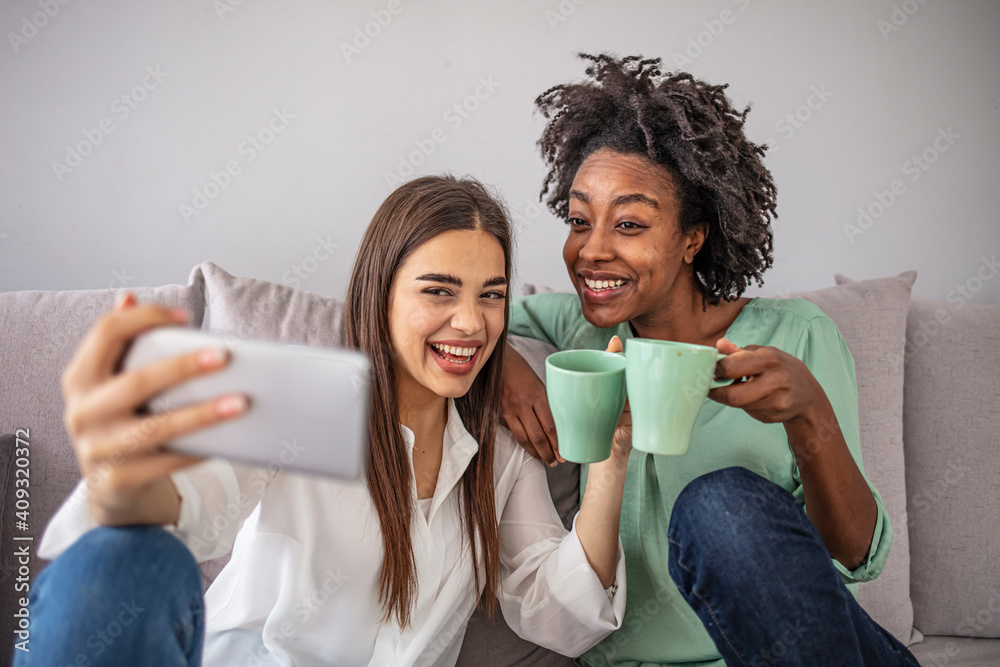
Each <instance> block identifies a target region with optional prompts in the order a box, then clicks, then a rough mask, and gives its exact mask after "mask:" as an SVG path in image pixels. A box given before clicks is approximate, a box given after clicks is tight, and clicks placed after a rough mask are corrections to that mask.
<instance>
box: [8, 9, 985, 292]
mask: <svg viewBox="0 0 1000 667" xmlns="http://www.w3.org/2000/svg"><path fill="white" fill-rule="evenodd" d="M46 8H47V11H48V13H49V14H52V16H48V15H46V13H45V12H46ZM391 9H395V10H397V13H395V14H393V13H392V12H391V11H390V10H391ZM373 12H374V14H373ZM379 17H381V20H382V22H383V23H385V25H384V26H380V25H378V23H377V22H375V21H377V19H378V18H379ZM32 23H35V24H38V25H40V26H41V27H35V26H32ZM366 28H367V30H368V31H369V32H371V33H373V34H375V36H374V37H370V38H367V43H365V42H364V41H361V40H359V41H358V44H359V45H360V48H358V49H357V51H356V52H345V49H344V45H345V44H352V43H353V41H354V40H355V38H356V36H357V35H358V33H359V32H361V33H363V31H364V30H366ZM0 31H2V32H3V34H4V35H5V38H4V43H3V44H0V121H2V124H0V290H17V289H71V288H73V289H81V288H98V287H108V286H113V287H121V286H123V285H125V286H139V285H159V284H164V283H169V282H184V281H185V279H186V277H187V274H188V272H189V270H190V268H191V267H192V266H194V265H195V264H197V263H198V262H201V261H202V260H205V259H209V260H212V261H214V262H215V263H217V264H219V265H220V266H222V267H223V268H225V269H226V270H228V271H230V272H231V273H235V274H237V275H249V276H256V277H260V278H264V279H268V280H273V281H276V282H285V283H288V284H296V285H298V286H299V287H302V288H304V289H308V290H311V291H316V292H321V293H327V294H335V295H340V294H342V291H343V289H344V287H345V285H346V279H347V276H348V274H349V272H350V267H351V263H352V260H353V255H354V250H355V248H356V245H357V242H358V240H359V239H360V236H361V233H362V230H363V229H364V227H365V225H366V224H367V222H368V220H369V219H370V218H371V215H372V213H373V212H374V210H375V209H376V207H377V206H378V204H379V203H380V202H381V200H382V199H383V198H384V197H385V196H386V195H387V194H388V193H389V192H390V190H391V187H390V185H389V183H388V179H387V177H386V173H387V172H392V171H397V170H398V169H399V168H400V161H401V160H402V161H403V163H404V164H405V163H406V162H407V161H408V160H410V155H411V154H412V155H413V161H414V162H421V164H419V165H418V166H416V168H415V170H414V173H436V172H441V171H445V170H448V171H451V172H454V173H459V174H461V173H470V174H473V175H475V176H477V177H479V178H481V179H483V180H485V181H487V182H489V183H492V184H494V185H496V186H497V187H498V188H500V190H501V191H502V192H503V193H504V195H505V196H506V198H507V200H508V202H509V204H510V206H511V208H512V209H513V211H514V212H515V213H516V215H517V218H518V220H519V227H520V234H519V255H518V278H519V279H520V280H522V281H530V282H537V283H543V284H549V285H553V286H556V287H566V286H568V284H569V282H568V279H567V278H566V276H565V275H564V274H565V269H564V268H563V266H562V262H561V260H560V253H559V249H560V247H561V244H562V240H563V237H564V234H565V231H564V227H563V225H562V224H561V223H560V222H559V221H556V220H555V219H553V218H552V216H551V215H550V214H548V213H547V212H545V211H544V210H543V209H541V207H539V206H538V205H537V204H536V203H535V202H536V201H537V193H538V189H539V186H540V183H541V179H542V175H543V169H542V164H541V160H540V158H539V157H538V154H537V150H536V147H535V140H536V139H537V137H538V135H539V132H540V129H541V127H542V124H543V123H542V119H541V118H540V117H539V116H537V115H533V113H532V108H533V105H532V102H533V100H534V98H535V96H536V95H538V94H539V93H540V92H542V91H543V90H545V89H546V88H548V87H549V86H551V85H553V84H556V83H560V82H564V81H568V80H572V79H576V78H579V77H580V76H581V75H582V73H583V68H584V65H583V63H582V62H580V61H578V60H576V59H575V58H574V57H573V54H574V53H575V52H577V51H591V52H597V51H602V50H603V51H613V52H617V53H619V54H623V55H624V54H631V53H641V54H643V55H645V56H661V57H663V58H664V59H665V61H666V65H667V67H668V68H672V67H673V66H674V65H675V61H676V64H677V65H679V66H680V67H681V68H683V69H687V70H689V71H691V72H693V73H694V74H695V75H696V76H699V77H701V78H704V79H706V80H708V81H711V82H715V83H721V82H729V83H730V84H731V86H730V89H729V90H730V92H731V94H732V97H733V98H734V100H735V101H736V102H737V103H739V104H745V103H747V102H752V103H753V111H752V112H751V114H750V116H749V120H748V126H747V129H748V134H749V135H750V137H751V138H752V139H753V140H756V141H760V142H762V141H767V142H769V143H771V144H773V148H772V149H771V152H770V154H769V156H768V158H767V165H768V167H769V168H770V169H771V170H772V171H773V173H774V176H775V179H776V181H777V184H778V192H779V199H778V201H779V205H778V213H779V216H780V221H779V224H778V226H777V228H776V240H775V245H776V259H775V266H774V268H773V269H772V270H771V271H770V272H769V274H768V276H767V282H766V284H765V286H764V288H763V290H761V291H762V292H763V293H769V294H773V293H780V292H787V291H794V290H799V289H811V288H817V287H823V286H827V285H830V284H832V274H833V273H834V272H842V273H845V274H847V275H849V276H851V277H854V278H856V279H860V278H870V277H876V276H882V275H889V274H896V273H898V272H901V271H904V270H906V269H911V268H915V269H917V270H918V271H919V277H918V280H917V283H916V285H915V288H914V289H915V292H916V293H917V294H919V295H922V296H926V297H930V298H937V299H944V298H947V297H948V296H949V294H950V295H951V298H952V299H958V298H961V299H964V298H971V300H973V301H976V302H981V303H1000V278H998V277H997V272H998V271H1000V269H998V268H997V267H996V266H995V265H994V263H993V260H994V259H995V258H997V256H998V255H1000V216H998V210H1000V157H998V156H1000V101H998V100H1000V38H998V34H1000V3H998V2H996V1H995V0H980V1H962V2H948V3H946V2H941V1H936V0H905V1H904V0H892V1H890V0H875V1H869V2H842V1H838V2H834V1H828V2H823V3H802V2H764V1H763V0H713V1H711V2H693V1H690V2H687V1H686V2H663V1H656V2H654V1H651V0H649V1H631V2H610V1H609V0H586V1H581V0H576V1H575V2H574V0H561V1H560V0H548V1H545V2H531V1H529V0H515V1H512V2H503V3H489V4H485V3H484V4H480V3H469V2H460V1H458V0H447V1H444V2H431V1H430V0H393V2H391V3H390V2H389V0H366V1H365V2H355V3H346V2H339V3H330V2H325V1H324V2H320V1H319V0H317V1H315V2H306V1H304V0H301V1H294V2H275V1H271V2H263V1H255V0H242V2H240V1H239V0H216V1H214V2H213V1H211V0H170V1H169V2H168V1H166V0H160V1H157V2H152V1H150V2H128V1H126V0H113V1H112V0H101V1H100V2H91V3H85V2H82V1H80V0H68V1H66V3H65V4H61V3H60V1H59V0H34V1H28V0H5V2H4V3H3V4H2V5H0ZM154 74H155V76H154ZM484 81H485V82H487V83H488V85H485V84H484V83H483V82H484ZM477 93H478V95H479V97H480V98H482V99H476V98H475V95H476V94H477ZM123 95H124V96H127V97H128V98H131V99H129V100H127V101H126V100H123V99H122V96H123ZM470 96H472V97H470ZM463 101H464V102H465V103H466V104H467V105H468V106H469V107H476V108H475V109H474V110H473V111H471V112H469V113H467V114H466V116H467V117H461V116H459V115H458V114H457V113H455V112H454V111H453V110H452V107H453V105H455V104H462V103H463ZM128 103H131V106H129V105H128ZM810 103H811V105H812V107H813V108H810V107H809V104H810ZM133 107H134V108H133ZM276 110H277V112H276ZM789 114H790V115H791V120H789V118H788V115H789ZM796 115H798V119H796V118H795V117H796ZM270 123H273V126H274V128H275V129H280V132H272V130H271V129H270V128H269V127H268V126H269V124H270ZM109 129H110V130H111V131H110V133H108V132H107V130H109ZM436 130H437V131H438V132H437V134H436V135H435V134H434V133H435V131H436ZM258 134H260V135H261V139H263V140H264V141H267V140H269V139H270V140H272V141H271V143H268V144H267V145H266V146H264V147H263V150H260V151H258V150H257V149H254V148H252V147H251V146H250V144H248V143H245V142H246V141H247V138H248V136H250V135H258ZM88 136H89V137H90V139H88ZM435 136H436V137H437V138H438V139H444V141H443V142H442V143H433V138H432V137H435ZM945 136H948V137H949V138H948V139H947V140H946V139H945V138H944V137H945ZM939 137H941V138H939ZM428 140H429V141H430V142H431V143H428ZM81 143H82V144H83V146H82V147H81V149H80V150H82V151H83V152H89V154H87V155H85V156H83V157H81V158H80V159H79V162H78V161H77V160H76V159H74V158H73V157H72V156H70V157H69V158H68V157H67V150H68V147H76V146H78V145H79V144H81ZM432 143H433V152H432V153H431V154H430V155H429V156H427V157H426V158H425V157H424V156H423V155H421V154H419V153H415V151H419V147H420V145H423V146H425V147H429V146H431V144H432ZM93 144H96V145H93ZM88 148H90V149H91V150H89V151H88ZM925 152H926V154H927V158H928V159H933V160H934V162H933V164H929V165H925V166H926V170H921V169H920V168H919V167H916V166H915V163H913V162H912V157H913V156H920V155H922V154H924V153H925ZM67 160H69V161H67ZM55 163H61V164H63V165H65V166H66V169H63V168H62V167H57V166H55ZM227 164H228V165H229V166H230V167H232V168H233V171H234V172H235V171H236V170H238V173H236V174H235V175H232V176H229V177H228V183H227V185H226V187H224V188H219V189H218V191H216V190H214V189H213V187H212V186H211V185H210V184H211V183H212V178H211V174H212V173H218V172H222V171H223V170H225V169H226V167H227ZM57 172H58V173H57ZM217 179H218V180H219V181H220V182H224V183H226V182H227V178H226V177H221V176H217ZM897 181H898V182H897ZM894 182H896V184H895V188H896V193H895V194H893V193H892V189H893V183H894ZM206 186H208V190H209V193H208V194H214V195H215V196H214V198H212V199H211V200H210V201H208V200H205V201H195V194H194V191H195V190H200V191H204V189H205V188H206ZM879 193H881V194H879ZM879 197H881V198H882V199H883V200H884V202H886V204H885V206H884V212H883V211H881V210H880V207H882V206H883V204H880V202H879ZM890 197H891V198H892V199H893V201H892V202H891V203H889V200H890ZM206 203H207V206H205V207H204V209H203V210H200V211H198V213H197V215H189V216H188V218H189V219H187V220H186V219H185V216H184V215H182V213H181V210H180V207H181V205H182V204H183V205H188V206H191V207H192V208H195V205H196V204H199V205H204V204H206ZM859 207H861V208H865V209H871V210H872V212H873V213H875V214H879V213H880V215H878V216H877V218H873V219H872V220H871V222H870V223H869V222H868V221H865V220H863V221H862V225H859V224H858V217H859V214H858V210H859ZM851 225H854V226H855V227H856V229H852V228H851ZM315 258H318V259H315ZM295 267H299V270H300V272H301V274H302V276H303V277H302V278H300V277H297V276H296V275H295V273H294V269H295ZM959 285H962V286H964V287H963V288H964V289H965V290H966V293H967V295H968V297H963V296H961V295H959V294H958V293H957V292H955V290H956V288H957V287H958V286H959Z"/></svg>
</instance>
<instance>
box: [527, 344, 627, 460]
mask: <svg viewBox="0 0 1000 667" xmlns="http://www.w3.org/2000/svg"><path fill="white" fill-rule="evenodd" d="M545 392H546V394H547V395H548V398H549V409H550V410H551V411H552V417H553V419H554V420H555V423H556V435H557V436H558V438H559V454H560V455H561V456H562V457H563V458H564V459H566V460H567V461H573V462H574V463H594V462H597V461H603V460H604V459H606V458H608V457H609V456H611V444H612V441H613V439H614V436H615V428H616V427H617V426H618V419H619V417H621V414H622V408H624V407H625V357H624V356H622V355H621V354H618V353H615V352H604V351H601V350H565V351H563V352H556V353H555V354H551V355H549V357H548V358H547V359H546V360H545Z"/></svg>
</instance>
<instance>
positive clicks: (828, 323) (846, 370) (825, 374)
mask: <svg viewBox="0 0 1000 667" xmlns="http://www.w3.org/2000/svg"><path fill="white" fill-rule="evenodd" d="M796 356H797V357H798V358H799V359H801V360H802V361H803V362H805V364H806V366H808V367H809V370H810V371H811V372H812V374H813V376H814V377H815V378H816V379H817V380H818V381H819V383H820V386H822V387H823V391H824V392H826V396H827V398H828V399H830V404H831V405H832V406H833V412H834V414H835V415H836V417H837V423H838V424H839V425H840V430H841V432H842V433H843V435H844V441H845V442H846V443H847V447H848V449H850V450H851V456H853V457H854V462H855V463H856V464H857V465H858V469H859V470H860V471H861V474H862V475H864V474H865V467H864V463H863V462H862V460H861V435H860V427H859V421H858V382H857V378H856V376H855V370H854V358H853V357H852V356H851V353H850V351H849V350H848V349H847V344H846V343H845V342H844V338H843V336H841V335H840V330H838V329H837V325H836V324H834V322H833V320H831V319H830V318H829V317H826V316H821V317H814V318H812V319H810V320H809V322H808V324H807V325H806V329H805V331H804V332H803V333H802V337H801V338H800V339H799V343H798V349H797V353H796ZM794 476H795V480H796V482H797V483H798V486H797V487H796V489H795V491H794V492H793V493H794V495H795V496H796V497H798V498H799V499H800V500H803V501H804V494H803V492H802V480H801V477H800V475H799V470H798V467H797V466H796V468H795V471H794ZM865 481H866V482H868V487H869V488H870V489H871V491H872V496H874V498H875V504H876V506H877V508H878V516H877V518H876V520H875V531H874V534H873V535H872V543H871V547H870V548H869V550H868V556H867V558H866V559H865V561H864V563H862V564H861V565H860V566H859V567H857V568H856V569H854V570H848V569H847V568H846V567H844V566H843V565H842V564H841V563H840V562H839V561H837V560H833V565H834V567H835V568H836V569H837V571H838V572H840V575H841V577H842V578H843V580H844V581H845V583H851V582H859V581H871V580H872V579H874V578H875V577H877V576H878V575H879V573H880V572H881V571H882V568H883V567H884V566H885V561H886V558H888V556H889V547H891V546H892V526H891V525H890V524H889V515H888V514H886V511H885V506H884V505H883V503H882V496H881V495H879V492H878V490H877V489H876V488H875V486H874V485H873V484H872V483H871V480H869V479H868V477H867V476H865Z"/></svg>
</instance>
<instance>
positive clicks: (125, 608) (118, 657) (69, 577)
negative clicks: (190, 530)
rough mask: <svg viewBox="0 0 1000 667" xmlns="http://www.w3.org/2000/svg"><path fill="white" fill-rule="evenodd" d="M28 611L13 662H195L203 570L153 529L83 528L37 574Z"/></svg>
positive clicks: (93, 666) (57, 666)
mask: <svg viewBox="0 0 1000 667" xmlns="http://www.w3.org/2000/svg"><path fill="white" fill-rule="evenodd" d="M29 611H30V613H31V641H30V648H31V651H30V652H28V653H26V652H24V651H19V650H15V651H14V662H13V664H14V665H15V666H16V667H26V666H28V665H33V666H36V667H63V666H64V665H65V666H68V665H73V666H74V667H76V666H83V665H87V666H88V667H100V666H103V665H130V666H132V665H135V666H138V665H142V666H143V667H148V666H151V665H177V666H185V667H186V666H188V665H200V664H201V653H202V643H203V641H204V636H205V620H204V618H205V608H204V602H203V597H202V586H201V572H200V571H199V569H198V564H197V563H196V562H195V560H194V557H193V556H192V555H191V552H190V551H188V548H187V547H186V546H184V544H183V543H182V542H181V541H180V540H178V539H177V538H176V537H174V536H173V535H171V534H170V533H169V532H167V531H166V530H164V529H163V528H161V527H159V526H126V527H121V528H95V529H93V530H90V531H88V532H87V533H86V534H84V535H83V536H82V537H81V538H80V539H78V540H77V541H76V542H74V543H73V545H72V546H70V547H69V548H68V549H67V550H66V551H65V552H63V553H62V554H61V555H60V556H59V557H58V558H56V559H55V560H53V561H52V562H51V563H50V564H49V565H48V567H46V568H45V569H44V570H42V573H41V574H39V575H38V577H37V579H36V580H35V582H34V583H33V584H32V587H31V594H30V597H29ZM170 630H172V632H171V631H170Z"/></svg>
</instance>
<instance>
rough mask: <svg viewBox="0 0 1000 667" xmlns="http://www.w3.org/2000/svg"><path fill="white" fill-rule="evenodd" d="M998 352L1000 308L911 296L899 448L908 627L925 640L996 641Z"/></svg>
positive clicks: (999, 619)
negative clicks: (906, 534) (902, 452)
mask: <svg viewBox="0 0 1000 667" xmlns="http://www.w3.org/2000/svg"><path fill="white" fill-rule="evenodd" d="M997 350H1000V307H997V306H983V305H976V304H971V303H966V302H964V301H959V302H958V303H945V302H941V301H925V300H920V299H914V301H913V305H912V307H911V310H910V316H909V322H908V325H907V341H906V356H905V358H906V398H905V404H904V442H905V446H906V466H907V467H906V486H907V493H908V497H909V514H910V551H911V571H912V575H913V580H912V581H913V584H912V586H911V594H912V596H913V611H914V620H913V623H914V625H915V626H916V627H917V628H919V629H920V630H921V631H923V632H924V633H926V634H934V635H961V636H966V637H1000V558H998V557H997V554H1000V522H998V520H997V517H998V516H1000V401H998V399H997V397H998V394H1000V392H998V390H997V386H998V384H997V378H998V377H1000V353H998V352H997ZM998 663H1000V661H997V662H994V663H991V664H998ZM980 664H985V663H980Z"/></svg>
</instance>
